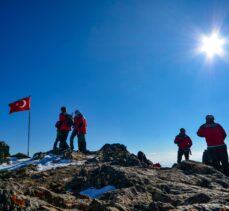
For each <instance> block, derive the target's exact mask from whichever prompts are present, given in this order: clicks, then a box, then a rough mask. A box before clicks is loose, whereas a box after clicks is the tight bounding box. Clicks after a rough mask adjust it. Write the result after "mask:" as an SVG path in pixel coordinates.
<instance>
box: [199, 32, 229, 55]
mask: <svg viewBox="0 0 229 211" xmlns="http://www.w3.org/2000/svg"><path fill="white" fill-rule="evenodd" d="M200 43H201V44H200V48H199V52H201V53H205V54H206V56H207V58H208V59H213V57H215V56H220V57H222V56H223V55H224V53H225V51H224V49H223V47H224V44H225V43H226V40H225V39H224V38H222V37H220V36H219V34H218V32H213V33H212V34H211V35H210V36H205V35H204V36H202V39H201V40H200Z"/></svg>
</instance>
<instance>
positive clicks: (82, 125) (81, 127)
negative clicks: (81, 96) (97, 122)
mask: <svg viewBox="0 0 229 211" xmlns="http://www.w3.org/2000/svg"><path fill="white" fill-rule="evenodd" d="M73 128H74V129H73V131H72V134H71V137H70V147H71V149H72V150H73V149H74V144H73V141H74V138H75V136H76V135H77V138H78V149H79V151H80V152H83V153H85V152H86V151H87V150H86V139H85V134H86V132H87V121H86V119H85V117H84V116H83V115H82V114H81V113H80V112H79V111H78V110H76V111H75V117H74V124H73Z"/></svg>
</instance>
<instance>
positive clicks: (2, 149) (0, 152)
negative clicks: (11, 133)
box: [0, 141, 10, 159]
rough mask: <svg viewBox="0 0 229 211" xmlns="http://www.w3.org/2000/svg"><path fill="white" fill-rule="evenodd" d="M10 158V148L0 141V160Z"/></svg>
mask: <svg viewBox="0 0 229 211" xmlns="http://www.w3.org/2000/svg"><path fill="white" fill-rule="evenodd" d="M8 156H10V147H9V145H8V144H6V143H5V142H4V141H0V159H5V158H6V157H8Z"/></svg>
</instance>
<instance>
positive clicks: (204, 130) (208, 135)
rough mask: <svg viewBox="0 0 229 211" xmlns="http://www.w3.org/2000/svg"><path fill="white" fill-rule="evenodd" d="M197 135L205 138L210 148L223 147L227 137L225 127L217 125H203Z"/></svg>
mask: <svg viewBox="0 0 229 211" xmlns="http://www.w3.org/2000/svg"><path fill="white" fill-rule="evenodd" d="M197 135H198V136H200V137H205V140H206V142H207V145H208V146H218V145H223V144H224V139H225V138H226V136H227V134H226V132H225V130H224V129H223V127H222V126H221V125H220V124H217V123H211V124H208V123H206V124H203V125H202V126H201V127H200V128H199V130H198V131H197Z"/></svg>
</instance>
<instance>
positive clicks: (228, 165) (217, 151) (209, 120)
mask: <svg viewBox="0 0 229 211" xmlns="http://www.w3.org/2000/svg"><path fill="white" fill-rule="evenodd" d="M197 135H198V136H200V137H204V138H205V140H206V142H207V146H208V148H207V150H208V152H209V155H210V157H211V159H212V165H213V167H214V168H215V169H217V170H221V164H222V168H223V171H224V173H225V174H226V175H227V176H229V162H228V153H227V145H226V144H225V142H224V140H225V138H226V136H227V134H226V132H225V130H224V129H223V127H222V126H221V125H220V124H218V123H215V121H214V116H213V115H207V116H206V123H205V124H203V125H202V126H200V128H199V130H198V131H197Z"/></svg>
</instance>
